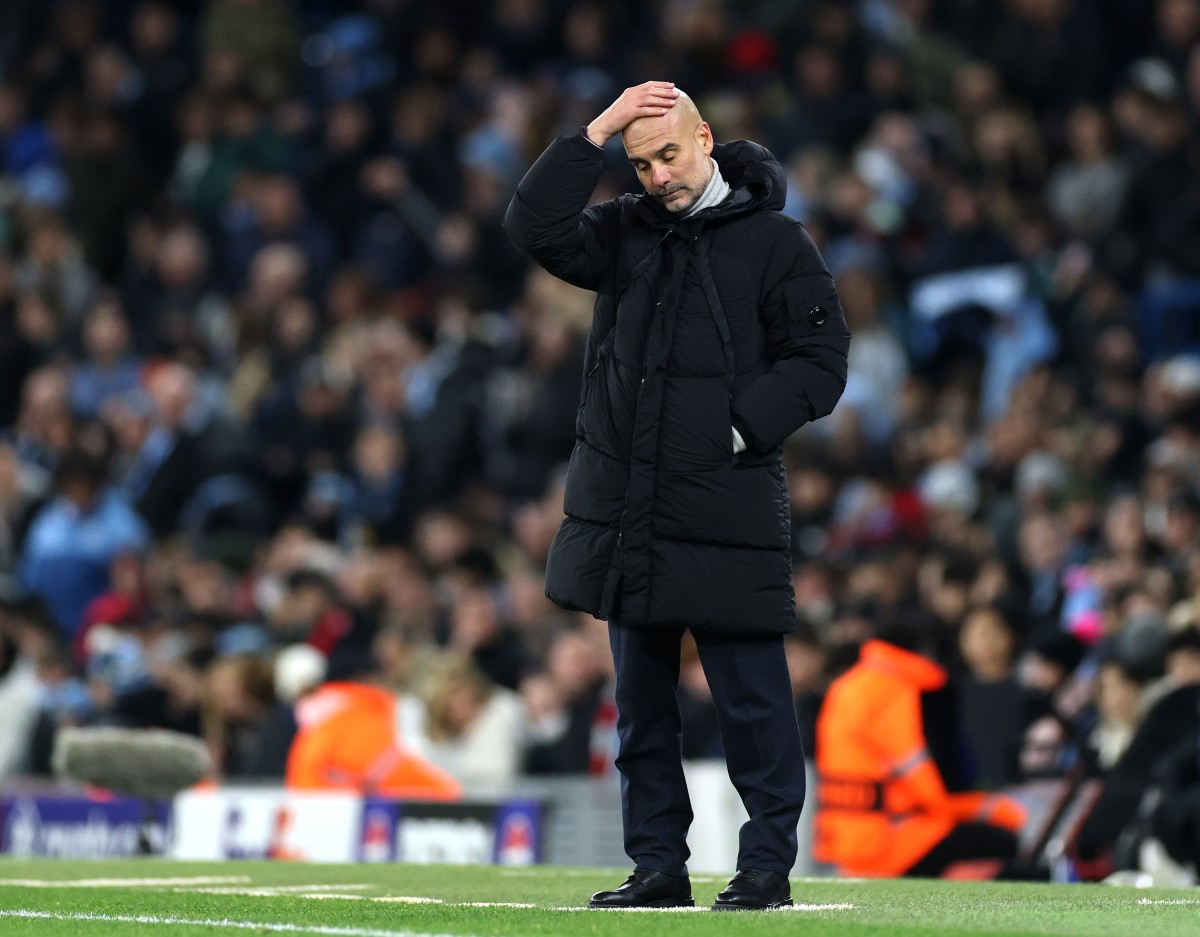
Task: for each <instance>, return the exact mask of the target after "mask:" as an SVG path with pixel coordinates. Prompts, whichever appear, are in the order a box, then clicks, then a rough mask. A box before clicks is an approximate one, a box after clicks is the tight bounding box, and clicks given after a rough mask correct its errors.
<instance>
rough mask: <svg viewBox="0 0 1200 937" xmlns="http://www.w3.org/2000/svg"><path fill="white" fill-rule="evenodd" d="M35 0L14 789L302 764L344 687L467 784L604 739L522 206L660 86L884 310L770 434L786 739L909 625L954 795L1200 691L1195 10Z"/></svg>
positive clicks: (5, 462)
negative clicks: (565, 547) (548, 569)
mask: <svg viewBox="0 0 1200 937" xmlns="http://www.w3.org/2000/svg"><path fill="white" fill-rule="evenodd" d="M4 7H5V11H4V15H3V17H2V18H0V571H3V573H4V580H3V587H4V588H3V591H4V595H3V605H2V606H0V710H2V711H3V712H4V713H5V719H4V724H3V726H2V727H0V776H4V775H6V774H14V773H39V772H46V771H47V770H48V758H49V750H50V746H51V744H52V738H53V734H54V731H55V729H56V728H57V727H58V726H62V725H66V724H105V723H119V724H126V725H158V726H167V727H171V728H176V729H180V730H182V731H186V732H191V733H196V734H199V735H202V736H204V737H205V738H206V739H207V740H208V742H209V743H210V745H211V747H212V749H213V751H214V753H215V754H216V755H217V759H218V764H219V765H220V771H221V773H222V775H223V776H224V777H227V778H235V777H248V776H267V777H271V776H274V777H279V776H281V775H282V773H283V766H284V763H285V761H286V757H287V747H288V743H289V740H290V739H291V737H292V735H293V734H294V733H295V731H296V719H295V710H296V703H297V701H298V700H302V699H303V698H304V697H305V696H306V695H307V694H310V693H311V692H312V691H313V690H314V688H315V687H317V686H319V685H320V684H321V683H322V682H323V681H327V680H330V681H332V680H358V681H369V682H373V683H375V684H377V685H381V686H386V687H390V688H392V689H393V690H394V691H395V692H396V694H398V698H399V699H401V700H402V701H403V704H402V705H401V707H400V709H399V712H400V713H401V717H400V718H401V723H402V734H404V737H405V739H406V742H407V743H408V744H411V745H413V746H414V747H416V748H419V749H420V750H422V751H423V752H425V753H426V754H427V755H428V757H429V758H430V759H432V760H433V761H435V762H436V763H437V764H440V765H442V766H443V767H445V768H446V769H447V770H449V771H450V772H451V773H452V774H455V776H456V777H458V779H459V780H460V781H462V782H463V783H465V784H467V785H468V787H470V786H472V785H481V784H482V785H487V784H497V783H504V782H505V781H506V780H509V779H511V778H513V777H514V776H516V775H517V774H519V773H522V772H534V773H539V772H540V773H554V772H583V771H589V770H591V771H593V772H596V773H603V772H605V771H610V770H612V768H611V760H612V755H613V752H614V747H615V746H614V742H615V739H614V735H615V730H614V725H615V711H614V708H613V704H612V701H611V689H610V686H609V677H610V668H611V662H610V660H609V652H608V647H607V632H606V626H605V625H604V623H602V622H597V621H595V620H593V619H591V618H590V617H588V616H576V615H571V614H567V613H563V612H561V611H559V610H557V609H555V608H554V607H553V606H551V605H550V604H549V602H548V601H547V600H546V599H545V598H544V596H543V593H542V581H541V575H542V569H543V565H544V561H545V556H546V550H547V547H548V545H549V542H550V539H551V538H552V536H553V534H554V532H555V529H556V527H557V524H558V522H559V520H560V518H561V516H562V515H561V503H562V491H561V470H562V463H563V462H564V460H565V459H566V457H567V456H568V455H569V454H570V451H571V448H572V444H573V438H572V433H573V427H574V419H575V413H576V406H577V402H578V393H579V385H580V368H581V362H582V346H583V339H584V336H585V334H586V331H587V329H588V327H589V325H590V308H591V307H590V297H589V296H588V295H587V294H584V293H581V292H580V291H578V290H575V289H574V288H572V287H569V286H567V285H565V284H563V283H561V282H559V281H557V280H554V279H553V278H551V277H549V276H548V275H546V274H544V273H542V272H540V271H539V270H537V269H536V268H535V267H533V266H532V265H531V264H530V263H529V262H527V261H526V260H525V259H524V258H522V257H521V256H520V255H519V254H518V253H517V252H516V251H515V250H514V249H513V248H512V246H511V245H510V244H509V243H508V242H507V240H506V238H505V237H504V235H503V233H502V231H501V228H500V219H501V217H502V214H503V211H504V208H505V206H506V204H507V201H508V199H509V198H510V197H511V194H512V192H513V189H514V186H515V184H516V182H517V181H518V179H519V178H520V176H521V174H522V172H523V171H524V169H525V168H526V167H527V166H528V165H529V164H530V163H531V162H532V160H533V159H534V158H536V156H537V155H538V153H540V151H541V150H542V148H543V147H544V146H545V145H546V143H547V142H548V141H549V140H550V139H551V138H553V137H554V136H555V135H558V134H563V133H568V134H569V133H574V132H577V130H578V128H579V127H580V126H581V125H583V124H586V123H587V122H588V121H589V120H590V119H591V118H592V117H593V116H595V115H596V114H597V113H599V111H601V110H602V109H603V108H604V107H605V106H606V105H607V104H608V103H609V102H610V101H611V100H612V99H613V98H614V97H615V96H616V95H617V94H618V93H619V92H620V91H621V89H622V88H624V87H625V86H626V85H629V84H634V83H637V82H640V81H643V80H646V79H648V78H663V79H669V80H672V81H674V82H676V83H677V84H678V85H679V86H680V87H682V88H684V89H686V90H687V91H688V92H689V93H690V94H691V95H692V96H693V97H694V98H695V100H696V101H697V103H698V105H699V107H700V109H701V112H702V113H703V114H704V115H705V117H706V118H707V119H708V120H709V122H710V123H711V125H712V127H713V130H714V133H715V136H716V138H717V140H718V141H721V140H729V139H736V138H749V139H754V140H757V141H759V142H761V143H763V144H765V145H766V146H768V147H769V148H770V149H771V150H772V151H773V152H774V153H775V155H776V156H777V157H778V158H779V159H780V161H781V162H783V163H784V165H785V166H786V167H787V170H788V173H789V197H788V206H787V211H788V212H789V213H790V214H792V215H794V216H795V217H798V218H800V219H801V220H803V221H804V222H805V224H806V225H807V226H808V229H809V231H810V232H811V233H812V235H813V237H814V239H815V240H816V241H817V243H818V245H819V246H820V247H821V249H822V251H823V253H824V255H825V257H826V259H827V261H828V262H829V265H830V268H831V270H832V271H833V273H834V274H835V276H836V277H837V282H838V285H839V289H840V293H841V297H842V301H843V304H844V306H845V311H846V316H847V320H848V322H849V324H850V328H851V331H852V333H853V342H852V347H851V352H850V378H849V383H848V385H847V389H846V393H845V396H844V398H843V400H842V402H841V404H840V405H839V407H838V409H837V410H836V411H835V413H834V414H833V416H831V417H830V418H828V419H826V420H824V421H821V422H820V423H818V424H816V425H813V426H810V427H806V428H805V429H804V430H802V431H801V432H800V433H799V434H798V435H797V437H796V438H794V439H793V440H791V441H790V442H789V445H788V448H787V452H786V459H787V461H788V464H789V466H790V469H791V471H790V476H789V477H790V482H789V484H790V486H791V487H790V490H791V498H792V507H793V554H794V560H795V583H796V592H797V629H796V634H795V635H794V636H792V637H790V638H789V639H788V641H789V661H790V663H791V665H792V676H793V684H794V688H795V697H796V704H797V711H798V714H799V716H800V719H801V724H802V727H803V728H804V731H805V738H806V743H807V744H809V745H810V746H811V744H812V737H813V728H812V727H813V723H814V720H815V717H816V713H817V711H818V708H819V706H820V700H821V697H822V693H823V691H824V688H825V687H826V686H827V685H828V683H829V681H830V680H831V679H832V678H833V677H835V676H836V675H837V674H839V673H840V672H842V671H843V670H844V669H845V668H846V667H847V666H849V665H850V664H851V663H853V661H854V659H855V655H856V652H857V647H858V646H859V645H860V644H861V643H862V642H863V641H864V640H866V639H867V638H869V637H871V636H872V635H873V634H874V633H875V631H876V629H877V628H879V627H880V626H881V624H882V623H885V622H894V621H896V620H898V619H903V620H905V621H907V622H908V623H910V624H912V623H917V624H919V625H920V626H921V627H923V628H926V629H929V631H930V633H932V634H934V635H935V636H936V638H937V643H938V646H939V648H940V652H939V655H940V657H941V659H942V660H941V662H942V663H943V664H944V665H946V666H947V667H948V668H949V670H950V671H951V673H952V674H953V675H954V679H953V681H952V684H951V686H950V687H949V688H948V689H947V690H946V691H944V692H943V693H941V694H938V698H936V699H931V700H930V701H929V706H928V707H927V708H928V712H927V721H928V724H929V735H930V741H931V745H933V747H934V748H935V749H936V751H935V755H936V756H937V758H938V762H939V766H940V767H941V768H942V770H943V774H944V775H945V777H946V778H947V781H948V782H949V783H951V784H952V785H960V786H977V787H978V786H983V787H1000V786H1004V785H1008V784H1012V783H1015V782H1018V781H1021V780H1024V779H1028V778H1031V777H1045V776H1056V775H1062V774H1065V773H1067V772H1069V771H1071V770H1073V769H1074V768H1076V766H1080V765H1082V766H1086V768H1087V770H1090V771H1093V772H1097V773H1100V774H1106V773H1108V774H1111V773H1112V772H1114V771H1117V772H1119V771H1121V770H1130V766H1128V765H1127V764H1126V763H1125V762H1124V761H1123V760H1122V759H1123V756H1124V754H1125V752H1126V750H1127V749H1128V748H1129V746H1130V745H1131V743H1132V742H1133V740H1134V739H1135V737H1136V736H1137V734H1138V732H1139V728H1140V727H1141V724H1142V720H1143V717H1144V716H1145V714H1146V712H1147V711H1148V710H1149V709H1151V707H1152V706H1154V705H1156V704H1157V703H1158V702H1160V701H1161V700H1162V699H1163V698H1164V696H1166V695H1169V694H1171V693H1172V692H1174V691H1175V690H1177V689H1181V688H1185V687H1188V686H1200V631H1198V630H1197V628H1198V627H1200V620H1198V617H1197V614H1198V612H1200V603H1198V599H1200V326H1197V325H1196V323H1197V321H1200V319H1197V316H1196V311H1197V309H1200V174H1198V173H1197V166H1198V165H1200V164H1198V161H1197V157H1198V155H1200V153H1198V150H1197V145H1198V144H1200V140H1198V139H1197V136H1196V127H1197V117H1198V116H1200V51H1198V50H1200V46H1198V44H1197V42H1198V40H1200V0H1001V2H993V0H857V2H854V0H729V2H725V3H721V2H716V0H658V2H647V0H642V2H637V3H634V2H630V0H570V2H566V3H556V2H551V0H498V2H488V3H484V2H479V0H444V2H442V3H439V4H427V3H422V2H417V0H359V2H333V0H211V2H205V0H180V2H172V3H167V2H158V0H106V2H103V3H101V2H99V0H59V2H51V3H47V2H44V0H6V2H5V4H4ZM635 190H636V179H635V177H634V176H633V174H632V171H631V170H630V169H629V167H628V165H627V164H626V163H625V160H624V155H623V153H622V151H621V149H620V145H619V142H618V141H613V143H612V145H611V146H610V148H609V152H608V171H607V172H606V174H605V177H604V179H603V181H602V183H601V185H600V188H599V189H598V191H597V193H596V198H597V199H602V198H606V197H612V196H614V195H616V194H619V193H621V192H623V191H635ZM1198 692H1200V691H1198ZM680 698H681V704H682V707H683V711H684V713H685V722H686V732H685V740H684V745H685V751H686V753H687V754H688V755H690V756H693V757H706V756H716V755H719V754H720V751H721V749H720V744H721V743H720V738H719V735H718V733H717V731H716V724H715V717H714V715H713V711H712V707H711V702H710V701H709V699H708V695H707V687H706V684H705V681H704V675H703V671H702V669H701V668H700V666H699V663H698V660H697V659H696V655H695V653H694V649H693V650H692V651H690V652H689V651H686V650H685V657H684V664H683V671H682V678H681V688H680ZM1184 709H1185V710H1186V707H1185V708H1184ZM1185 715H1186V713H1185ZM1189 718H1190V719H1191V720H1192V722H1188V721H1187V719H1183V718H1181V719H1180V720H1177V725H1178V730H1177V731H1178V736H1177V737H1175V736H1172V738H1173V739H1174V741H1182V740H1184V739H1185V738H1186V737H1187V733H1188V732H1189V731H1192V728H1195V727H1194V726H1192V723H1200V716H1198V715H1197V714H1196V713H1195V712H1192V713H1191V716H1190V717H1189ZM1189 726H1191V727H1192V728H1188V727H1189ZM1164 744H1165V743H1164ZM1138 760H1139V762H1141V761H1144V760H1145V759H1144V758H1139V759H1138ZM1123 766H1124V767H1123ZM1136 767H1138V768H1140V769H1145V765H1144V764H1140V765H1138V766H1136Z"/></svg>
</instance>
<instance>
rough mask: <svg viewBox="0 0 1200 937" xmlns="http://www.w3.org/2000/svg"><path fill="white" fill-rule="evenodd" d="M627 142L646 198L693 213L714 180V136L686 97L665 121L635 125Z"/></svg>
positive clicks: (656, 119) (627, 151)
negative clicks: (712, 159)
mask: <svg viewBox="0 0 1200 937" xmlns="http://www.w3.org/2000/svg"><path fill="white" fill-rule="evenodd" d="M621 140H622V142H623V143H624V144H625V155H626V156H628V157H629V162H630V163H631V164H633V168H634V169H635V170H637V174H638V178H639V179H640V180H641V183H642V185H643V186H645V188H646V192H647V193H648V194H649V195H651V196H653V197H654V198H656V199H658V200H659V202H661V203H662V205H663V206H664V207H665V208H666V209H667V210H668V211H670V212H672V213H673V214H680V213H683V212H686V211H687V210H688V209H689V208H691V207H692V206H693V205H694V204H695V203H696V200H697V199H698V198H700V196H701V195H702V194H703V193H704V188H705V186H707V185H708V182H709V180H710V179H711V178H712V161H711V159H710V154H711V153H712V148H713V137H712V130H711V129H710V128H709V126H708V124H706V123H705V122H704V120H703V118H702V117H701V116H700V111H699V110H698V109H697V108H696V104H695V102H694V101H692V99H691V98H690V97H688V95H686V94H685V93H683V92H682V91H681V92H680V93H679V97H678V98H677V99H676V101H675V104H674V106H673V107H670V108H668V109H667V112H666V113H665V114H663V115H662V116H661V117H639V118H638V119H637V120H635V121H632V122H631V123H630V124H629V126H627V127H626V128H625V129H624V130H623V131H622V132H621Z"/></svg>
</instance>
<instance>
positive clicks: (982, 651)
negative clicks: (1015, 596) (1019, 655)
mask: <svg viewBox="0 0 1200 937" xmlns="http://www.w3.org/2000/svg"><path fill="white" fill-rule="evenodd" d="M958 646H959V649H960V650H961V651H962V656H963V659H964V660H965V661H966V662H967V666H968V667H970V668H971V672H972V673H973V674H975V676H976V677H978V678H979V679H981V680H997V679H1000V678H1002V677H1004V676H1007V674H1008V673H1009V672H1010V670H1011V669H1012V663H1013V652H1014V641H1013V634H1012V631H1010V630H1009V628H1008V626H1007V625H1006V624H1005V623H1004V620H1003V619H1002V618H1001V617H1000V615H999V614H998V613H997V612H995V611H993V610H992V609H989V608H983V609H978V610H977V611H974V612H972V613H971V614H970V615H968V616H967V619H966V621H964V622H963V627H962V631H961V632H960V633H959V636H958Z"/></svg>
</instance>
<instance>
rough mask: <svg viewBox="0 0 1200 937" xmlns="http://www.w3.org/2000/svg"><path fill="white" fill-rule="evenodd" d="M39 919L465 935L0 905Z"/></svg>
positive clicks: (355, 935)
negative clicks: (49, 909) (48, 909)
mask: <svg viewBox="0 0 1200 937" xmlns="http://www.w3.org/2000/svg"><path fill="white" fill-rule="evenodd" d="M6 917H11V918H23V919H26V920H38V921H90V922H97V923H101V924H167V925H170V926H172V927H215V928H226V929H230V930H257V931H262V930H274V931H285V932H287V933H290V934H324V935H327V937H465V935H463V934H431V933H425V932H423V931H412V930H371V929H369V928H364V927H327V926H324V925H321V924H290V923H270V922H267V921H230V920H222V919H216V918H183V917H159V916H157V915H154V914H128V915H126V914H87V913H85V912H82V911H81V912H72V911H63V912H52V911H31V910H29V909H27V908H15V909H11V910H2V909H0V918H6Z"/></svg>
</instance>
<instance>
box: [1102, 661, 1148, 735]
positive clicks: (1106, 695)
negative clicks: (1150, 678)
mask: <svg viewBox="0 0 1200 937" xmlns="http://www.w3.org/2000/svg"><path fill="white" fill-rule="evenodd" d="M1141 698H1142V687H1141V684H1139V683H1138V682H1137V681H1136V680H1134V679H1133V678H1132V677H1130V675H1129V674H1128V673H1127V672H1126V671H1125V668H1124V667H1122V666H1121V665H1120V664H1118V663H1116V662H1115V661H1109V662H1107V663H1105V664H1102V665H1101V667H1100V673H1099V675H1098V677H1097V680H1096V707H1097V709H1099V710H1100V718H1101V719H1103V720H1104V721H1106V722H1108V723H1111V724H1114V725H1121V726H1133V725H1136V724H1137V721H1138V703H1139V702H1140V700H1141Z"/></svg>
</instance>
